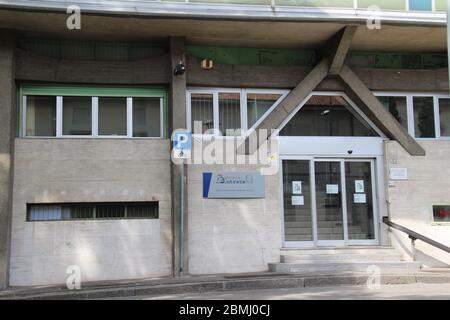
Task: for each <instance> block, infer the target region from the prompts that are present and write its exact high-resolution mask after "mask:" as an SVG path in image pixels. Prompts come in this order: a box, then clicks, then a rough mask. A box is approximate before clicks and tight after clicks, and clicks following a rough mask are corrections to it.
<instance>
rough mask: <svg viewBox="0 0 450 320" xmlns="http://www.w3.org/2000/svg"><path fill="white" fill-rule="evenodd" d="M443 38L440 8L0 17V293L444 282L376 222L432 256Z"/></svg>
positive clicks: (440, 208) (421, 4) (9, 6)
mask: <svg viewBox="0 0 450 320" xmlns="http://www.w3.org/2000/svg"><path fill="white" fill-rule="evenodd" d="M446 23H447V15H446V1H444V0H421V1H414V0H396V1H392V0H390V1H382V0H379V1H376V0H373V1H365V0H342V1H303V0H295V1H285V0H275V1H274V0H272V1H268V0H254V1H250V0H230V1H209V0H198V1H188V2H177V1H173V2H171V1H132V0H130V1H121V2H120V3H119V2H117V1H103V2H102V3H101V4H99V3H98V2H96V1H90V0H85V1H73V4H72V6H71V7H68V6H67V3H66V2H65V1H58V0H40V1H27V0H17V1H2V0H0V38H1V40H2V41H1V42H0V69H1V73H0V107H1V108H0V115H1V116H0V132H1V134H0V286H1V287H3V288H5V287H8V286H12V287H14V286H34V285H49V284H64V283H66V279H67V277H68V275H70V274H71V272H72V271H71V270H74V268H76V269H77V270H78V271H79V272H80V274H81V279H82V281H86V282H87V281H115V280H126V279H140V278H150V277H172V276H179V275H187V274H190V275H201V274H223V273H246V272H263V271H268V270H272V271H279V270H284V269H283V268H284V266H283V265H282V264H280V262H286V261H284V259H285V258H283V255H284V254H285V253H286V252H289V251H295V252H306V251H307V250H310V251H311V252H316V253H317V252H320V250H321V249H323V250H334V249H342V250H346V249H349V250H351V249H354V248H357V249H359V250H370V249H372V248H373V249H380V250H383V249H386V248H389V249H390V248H394V250H395V251H396V252H398V253H400V254H401V256H402V257H401V260H402V261H404V262H409V261H411V262H412V261H415V262H416V263H417V265H419V267H420V266H422V267H446V266H448V264H450V258H449V257H448V255H447V254H446V253H443V252H442V251H440V250H438V249H437V248H435V247H433V246H430V245H428V244H426V243H423V242H417V243H415V245H414V246H412V244H411V240H410V239H409V238H408V236H407V235H406V234H404V233H401V232H398V231H396V230H394V229H390V228H389V227H388V226H387V225H386V224H385V223H384V222H383V219H385V218H386V217H387V218H388V219H389V220H391V221H393V222H395V223H398V224H400V225H403V226H406V227H407V228H409V229H412V230H414V231H416V232H418V233H420V234H423V235H425V236H427V237H429V238H432V239H433V240H436V241H438V242H440V243H443V244H447V245H448V244H450V233H449V231H450V224H449V222H450V182H449V181H447V180H448V179H447V177H448V176H450V163H449V160H448V159H449V158H450V95H449V76H448V56H447V40H446V39H447V29H446ZM177 129H184V130H187V131H189V132H192V135H191V148H192V149H191V157H190V158H189V159H186V160H184V162H183V164H180V162H179V160H178V161H176V160H173V159H172V158H173V157H172V156H173V152H172V149H173V144H172V141H171V140H172V139H171V138H172V133H173V132H174V130H177ZM272 130H276V131H272ZM260 132H264V134H267V136H259V138H255V136H257V135H258V134H260ZM208 179H209V180H208ZM255 181H256V182H255ZM217 184H224V185H226V184H230V185H229V186H227V187H226V188H228V189H226V188H225V189H223V188H222V187H223V186H219V187H217ZM216 187H217V189H214V188H216ZM220 188H222V189H220ZM214 192H215V193H214ZM227 192H228V193H227ZM302 250H305V251H302ZM308 252H309V251H308ZM280 256H281V259H280ZM415 265H416V264H414V266H415ZM402 266H404V267H405V268H406V267H408V266H409V265H408V264H402ZM296 268H297V269H295V270H294V269H289V271H290V272H302V271H314V270H317V269H318V268H320V266H319V265H318V264H315V263H314V261H312V262H311V263H309V264H303V265H296ZM298 268H300V269H298Z"/></svg>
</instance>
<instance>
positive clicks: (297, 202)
mask: <svg viewBox="0 0 450 320" xmlns="http://www.w3.org/2000/svg"><path fill="white" fill-rule="evenodd" d="M291 201H292V205H293V206H304V205H305V197H304V196H292V199H291Z"/></svg>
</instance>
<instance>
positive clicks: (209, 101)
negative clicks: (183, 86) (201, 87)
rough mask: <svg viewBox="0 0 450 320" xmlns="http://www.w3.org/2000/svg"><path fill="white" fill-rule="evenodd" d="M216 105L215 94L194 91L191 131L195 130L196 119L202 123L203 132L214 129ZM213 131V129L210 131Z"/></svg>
mask: <svg viewBox="0 0 450 320" xmlns="http://www.w3.org/2000/svg"><path fill="white" fill-rule="evenodd" d="M213 109H214V106H213V94H212V93H211V94H210V93H193V94H191V131H193V132H195V131H194V129H195V127H194V124H195V122H196V121H199V122H201V123H202V128H201V132H202V133H206V132H208V131H209V130H213V129H214V111H213ZM209 132H212V131H209Z"/></svg>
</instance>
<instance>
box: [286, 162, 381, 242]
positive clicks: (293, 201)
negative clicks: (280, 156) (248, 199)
mask: <svg viewBox="0 0 450 320" xmlns="http://www.w3.org/2000/svg"><path fill="white" fill-rule="evenodd" d="M374 165H375V162H374V160H365V159H314V158H310V159H303V160H297V159H292V160H288V159H285V160H283V165H282V170H283V174H282V178H283V209H284V219H283V220H284V243H285V246H287V247H305V246H306V247H308V246H309V247H312V246H346V245H377V244H378V235H377V231H378V230H377V219H376V214H375V212H376V196H375V179H374V176H375V170H374Z"/></svg>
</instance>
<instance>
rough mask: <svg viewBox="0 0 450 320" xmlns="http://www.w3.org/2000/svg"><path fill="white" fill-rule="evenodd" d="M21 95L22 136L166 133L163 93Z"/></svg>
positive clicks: (87, 90)
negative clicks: (164, 128)
mask: <svg viewBox="0 0 450 320" xmlns="http://www.w3.org/2000/svg"><path fill="white" fill-rule="evenodd" d="M22 91H23V94H22V106H21V108H22V114H23V119H22V120H23V121H22V135H23V136H24V137H128V138H132V137H158V138H159V137H164V135H165V133H164V130H163V127H164V123H165V120H167V119H166V116H165V114H166V112H165V110H166V108H167V107H166V97H165V91H164V90H155V89H151V88H149V89H143V88H142V89H140V88H139V89H137V88H136V89H129V88H114V87H113V88H106V89H105V88H99V87H83V88H81V87H58V88H56V89H52V88H51V87H50V88H49V87H45V86H39V87H34V86H24V87H23V88H22ZM96 91H97V92H96ZM52 93H54V94H52Z"/></svg>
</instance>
